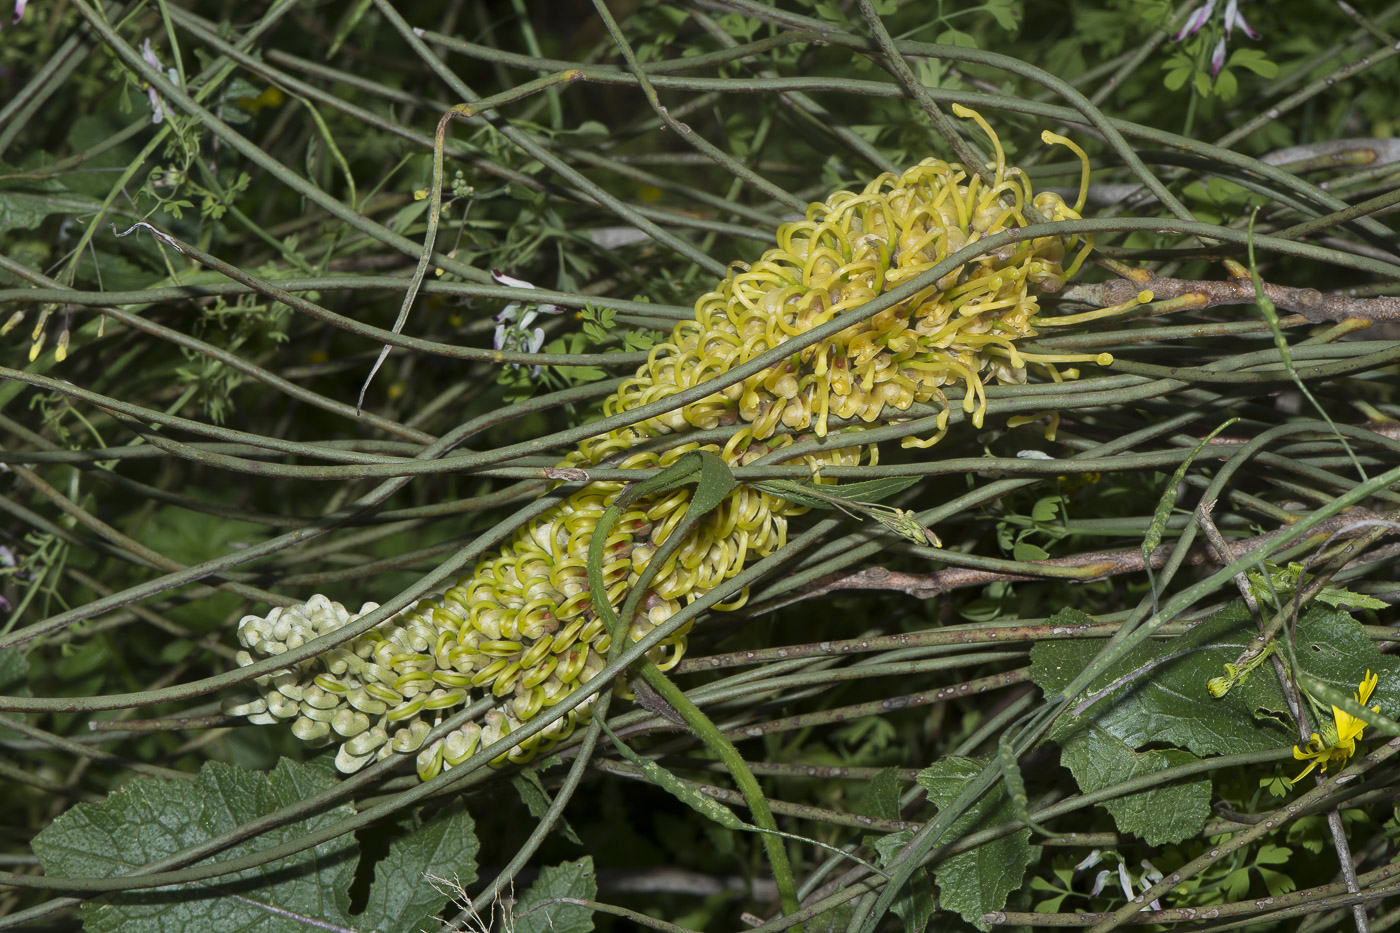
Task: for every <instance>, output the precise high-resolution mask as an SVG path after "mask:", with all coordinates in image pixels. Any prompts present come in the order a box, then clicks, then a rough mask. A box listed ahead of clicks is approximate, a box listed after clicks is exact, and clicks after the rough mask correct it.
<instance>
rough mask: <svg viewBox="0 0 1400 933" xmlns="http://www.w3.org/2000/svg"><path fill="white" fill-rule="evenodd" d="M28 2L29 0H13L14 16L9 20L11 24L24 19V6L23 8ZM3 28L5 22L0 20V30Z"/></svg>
mask: <svg viewBox="0 0 1400 933" xmlns="http://www.w3.org/2000/svg"><path fill="white" fill-rule="evenodd" d="M28 3H29V0H15V15H14V17H13V18H12V19H11V20H10V24H11V25H14V24H16V23H18V22H19V21H20V20H22V19H24V8H25V6H26V5H27V4H28ZM4 28H5V24H4V23H3V22H0V30H2V29H4Z"/></svg>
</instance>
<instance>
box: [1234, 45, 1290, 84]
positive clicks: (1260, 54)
mask: <svg viewBox="0 0 1400 933" xmlns="http://www.w3.org/2000/svg"><path fill="white" fill-rule="evenodd" d="M1229 65H1230V67H1232V68H1233V67H1235V66H1238V67H1240V68H1248V69H1249V70H1250V71H1252V72H1254V73H1255V74H1257V75H1258V76H1259V77H1261V78H1277V77H1278V63H1277V62H1271V61H1269V57H1268V54H1267V53H1266V52H1265V51H1264V50H1263V49H1247V48H1239V49H1235V51H1234V52H1232V53H1230V61H1229Z"/></svg>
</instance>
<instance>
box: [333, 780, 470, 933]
mask: <svg viewBox="0 0 1400 933" xmlns="http://www.w3.org/2000/svg"><path fill="white" fill-rule="evenodd" d="M479 848H480V844H479V843H478V842H477V839H476V827H475V824H474V823H473V822H472V818H471V816H470V815H469V814H468V813H467V811H466V810H465V809H464V808H463V807H461V806H459V805H454V806H451V807H448V808H446V809H444V810H441V811H439V812H438V813H436V814H434V816H433V817H432V818H431V819H429V820H428V821H427V822H425V823H423V824H422V825H420V826H418V827H417V828H415V829H414V831H413V832H411V833H409V834H408V835H407V836H401V837H399V838H397V839H395V840H394V841H393V842H391V843H390V844H389V852H388V854H387V855H385V856H384V858H382V859H381V860H380V861H379V862H378V864H376V865H375V866H374V883H373V884H372V885H370V889H369V898H368V900H367V901H366V902H365V909H364V911H363V912H362V913H359V914H357V915H355V917H354V918H353V920H350V921H348V922H347V924H346V925H347V926H352V927H354V928H355V929H356V930H362V931H363V930H429V929H434V928H435V927H436V926H437V924H436V923H435V922H434V921H433V918H434V917H435V916H437V913H438V911H440V910H442V908H443V905H444V904H446V903H447V895H446V894H443V893H441V892H439V891H438V890H437V888H435V887H434V886H433V885H432V884H430V883H429V882H428V880H427V878H426V877H425V876H426V875H429V874H431V875H433V876H434V877H438V878H443V879H446V880H450V881H452V882H453V883H455V884H459V885H461V886H462V887H466V886H467V885H469V884H471V883H472V882H473V881H475V880H476V853H477V850H478V849H479Z"/></svg>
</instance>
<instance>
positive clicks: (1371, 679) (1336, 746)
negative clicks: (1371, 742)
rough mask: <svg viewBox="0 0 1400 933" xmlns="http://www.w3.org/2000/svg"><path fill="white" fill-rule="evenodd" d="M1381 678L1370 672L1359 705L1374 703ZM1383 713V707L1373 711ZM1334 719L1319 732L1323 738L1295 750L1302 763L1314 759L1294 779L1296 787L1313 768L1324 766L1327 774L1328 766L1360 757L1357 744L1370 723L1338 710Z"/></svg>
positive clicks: (1314, 738)
mask: <svg viewBox="0 0 1400 933" xmlns="http://www.w3.org/2000/svg"><path fill="white" fill-rule="evenodd" d="M1379 679H1380V678H1379V676H1377V675H1375V674H1372V673H1371V672H1370V671H1369V670H1368V671H1366V676H1365V677H1363V678H1362V679H1361V683H1360V685H1359V686H1358V687H1357V688H1356V702H1357V703H1359V704H1361V705H1362V706H1365V705H1366V701H1367V700H1369V699H1371V692H1372V691H1373V690H1375V689H1376V682H1377V681H1378V680H1379ZM1371 709H1372V710H1374V711H1375V712H1377V713H1379V712H1380V711H1381V708H1380V707H1379V706H1373V707H1371ZM1332 718H1333V719H1334V720H1336V722H1335V724H1334V723H1329V722H1324V723H1322V724H1321V725H1320V726H1318V728H1320V729H1321V730H1322V734H1321V735H1319V734H1317V733H1316V732H1314V733H1313V734H1312V735H1311V736H1310V737H1309V738H1308V744H1307V745H1306V746H1299V745H1295V746H1293V757H1294V758H1296V759H1298V760H1299V761H1303V760H1304V759H1307V758H1311V759H1312V764H1310V765H1308V766H1307V767H1306V768H1304V769H1303V772H1302V773H1301V774H1299V775H1298V776H1297V777H1295V778H1294V779H1293V783H1294V784H1296V783H1298V782H1299V781H1301V780H1302V779H1303V778H1304V777H1306V776H1307V775H1308V773H1309V772H1310V771H1312V769H1313V768H1316V767H1317V766H1318V765H1322V770H1323V771H1326V770H1327V766H1328V765H1330V764H1331V763H1332V762H1334V761H1336V762H1340V763H1345V762H1346V760H1347V759H1348V758H1350V757H1351V756H1352V755H1354V754H1356V740H1357V739H1359V738H1361V733H1362V732H1363V731H1364V730H1365V729H1366V722H1365V720H1362V719H1357V718H1356V717H1355V716H1353V715H1351V714H1350V713H1347V712H1343V711H1342V710H1340V709H1337V707H1335V706H1334V707H1332Z"/></svg>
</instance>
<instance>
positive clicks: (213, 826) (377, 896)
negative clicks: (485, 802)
mask: <svg viewBox="0 0 1400 933" xmlns="http://www.w3.org/2000/svg"><path fill="white" fill-rule="evenodd" d="M335 784H336V777H335V772H333V771H331V770H329V769H327V768H322V767H318V766H313V765H303V764H298V763H296V762H293V761H290V760H288V759H285V758H284V759H282V760H281V761H279V762H278V764H277V767H276V768H275V769H274V770H273V771H272V772H271V773H269V774H265V775H264V774H260V773H258V772H255V771H245V770H243V769H242V768H237V767H234V766H232V765H226V764H222V763H220V762H209V763H207V764H206V765H205V766H204V767H203V768H202V769H200V772H199V775H198V777H197V778H196V779H195V780H194V781H189V782H186V781H161V780H156V779H153V778H136V779H134V780H132V781H130V782H129V783H128V784H127V785H126V786H125V787H124V788H122V789H121V790H120V791H117V792H116V793H114V794H112V795H111V796H109V797H108V798H107V799H106V800H103V801H100V802H98V803H81V804H78V805H77V806H75V807H73V808H72V809H70V810H69V811H68V812H67V813H65V814H63V815H62V816H61V817H59V818H58V819H56V820H54V822H53V823H52V824H51V825H50V826H49V827H48V828H47V829H45V830H44V831H43V832H41V833H40V834H39V835H38V836H36V837H35V838H34V843H33V848H34V852H35V854H36V855H38V857H39V860H40V862H41V863H42V864H43V866H44V872H45V874H47V875H50V876H52V877H92V876H96V877H102V878H110V877H114V876H116V875H119V874H123V873H125V872H129V871H130V870H132V869H134V868H139V867H141V866H143V865H146V864H148V863H150V862H152V861H154V860H156V859H159V858H163V857H165V856H168V855H172V854H174V853H175V852H178V851H179V850H181V849H184V848H188V847H189V846H192V845H196V844H198V843H201V842H205V841H207V840H209V839H211V838H213V837H215V836H217V835H220V834H222V833H225V832H228V831H230V830H232V829H235V828H236V827H239V826H243V825H245V824H247V823H248V822H250V821H252V820H256V819H258V818H259V817H262V816H266V815H267V814H269V813H272V812H274V811H276V810H278V809H281V808H282V807H285V806H287V805H289V804H292V803H296V802H298V801H300V800H304V799H305V798H307V797H309V796H311V795H313V794H316V793H320V792H321V791H324V790H327V789H328V788H330V787H333V786H335ZM352 812H353V811H351V809H350V808H349V807H344V806H342V807H336V808H334V809H331V810H327V811H324V812H321V813H317V814H315V815H313V816H310V817H307V818H306V819H304V820H300V821H297V822H295V823H290V824H288V825H285V826H279V827H276V828H274V829H271V830H269V831H267V832H265V833H261V834H259V835H257V836H254V837H253V838H251V839H248V840H246V841H244V842H242V843H239V844H238V845H235V846H232V847H230V848H228V849H226V850H224V851H223V852H221V853H219V854H218V855H216V856H214V857H213V858H212V859H207V860H205V861H204V862H199V863H196V864H206V863H208V862H210V861H217V860H227V859H229V858H232V857H237V856H241V855H247V854H250V853H255V852H258V851H261V850H263V849H267V848H270V847H272V846H276V845H280V844H282V843H284V842H289V841H291V840H294V839H297V838H300V837H302V836H304V835H306V834H307V833H310V832H314V831H317V830H320V829H323V828H325V827H328V826H331V825H333V824H335V823H336V822H338V821H340V820H342V819H344V818H345V817H346V816H349V815H350V814H351V813H352ZM476 851H477V842H476V836H475V834H474V831H473V824H472V821H471V818H470V817H469V816H468V815H467V814H466V813H465V811H462V810H456V811H451V810H449V811H446V812H444V813H443V814H440V815H438V816H437V817H435V818H434V819H433V820H431V821H429V822H428V823H427V824H426V825H424V826H421V827H419V828H418V829H417V830H416V831H415V832H413V833H411V834H409V835H408V836H406V837H404V838H401V839H398V840H396V841H395V842H394V843H393V844H391V845H390V847H389V852H388V854H387V855H386V856H385V858H384V859H383V860H382V861H381V862H380V863H379V864H378V866H376V869H375V880H374V883H373V885H371V887H370V892H369V899H368V903H367V905H366V909H365V911H364V912H363V913H361V914H358V915H355V916H351V915H350V894H349V889H350V883H351V881H352V880H353V879H354V876H355V866H356V863H357V862H358V860H359V852H358V849H357V846H356V844H355V841H354V839H353V838H352V837H350V836H344V837H341V838H339V839H333V840H330V841H329V842H324V843H322V844H320V845H318V846H315V847H314V848H311V849H308V850H306V851H303V852H299V853H297V854H296V855H292V856H288V857H286V858H282V859H278V860H276V861H271V862H268V863H267V864H266V865H263V866H261V867H259V868H252V869H248V870H246V871H243V872H239V873H237V874H230V875H227V876H222V877H220V878H218V879H215V880H213V881H209V882H201V883H192V884H189V885H181V886H172V887H168V888H157V889H155V890H154V891H146V890H138V891H132V892H130V893H124V894H112V895H108V896H106V897H103V898H95V899H92V900H89V901H85V902H84V903H83V907H82V913H83V923H84V928H85V929H87V930H90V931H95V933H147V931H150V930H245V929H246V930H258V931H270V933H284V931H285V933H305V931H306V930H307V929H311V928H314V927H315V926H316V924H318V923H319V924H325V923H330V924H334V925H336V926H340V927H348V928H352V929H362V930H371V929H372V930H416V929H418V928H419V927H420V926H421V925H422V924H424V923H427V922H429V921H430V920H431V918H432V917H433V916H434V915H435V914H436V913H437V912H438V911H439V910H441V909H442V906H443V904H445V903H446V902H447V897H446V895H443V894H440V893H438V892H437V891H436V890H434V888H433V887H432V886H431V885H430V884H428V882H427V881H426V880H425V879H424V877H423V876H424V874H425V873H426V872H430V871H431V872H432V873H434V874H436V875H439V876H442V877H456V878H459V879H463V880H464V881H466V882H470V881H471V880H474V879H475V877H476Z"/></svg>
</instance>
